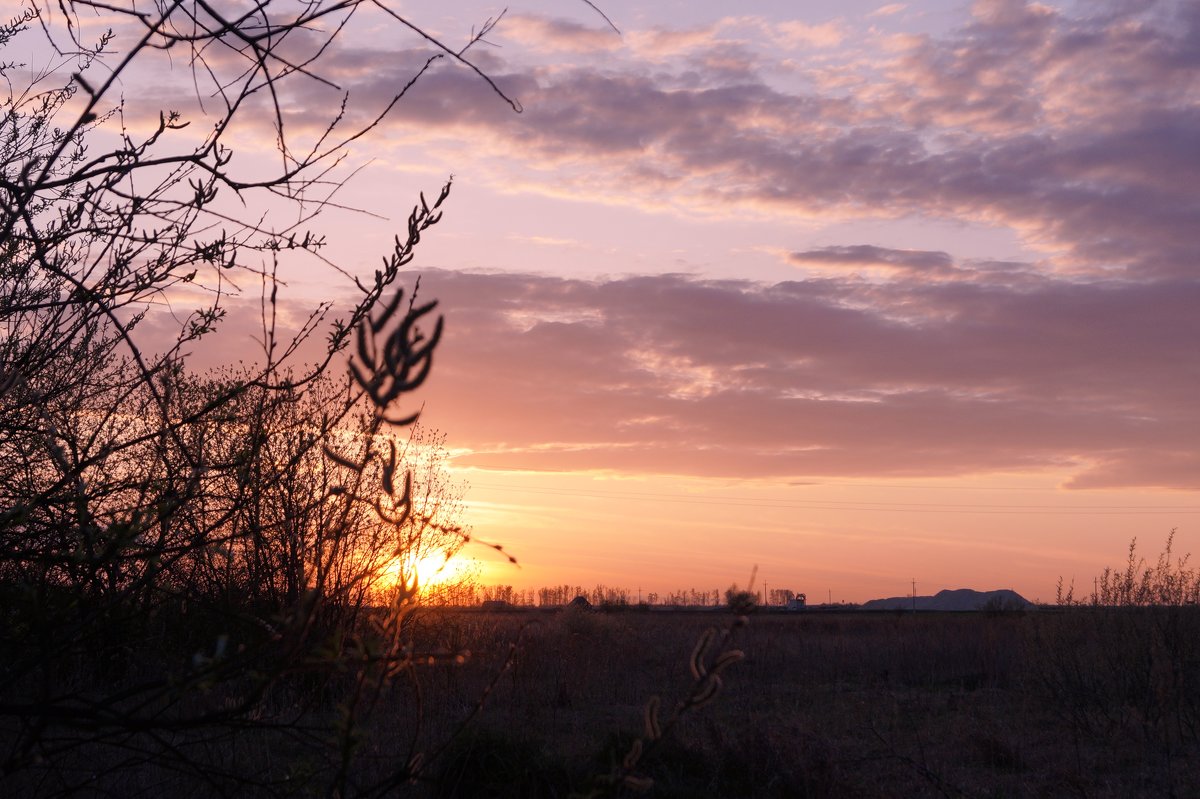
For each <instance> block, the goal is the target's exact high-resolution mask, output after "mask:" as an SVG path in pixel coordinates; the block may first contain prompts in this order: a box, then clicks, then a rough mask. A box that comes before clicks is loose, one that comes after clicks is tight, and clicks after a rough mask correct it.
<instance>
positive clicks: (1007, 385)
mask: <svg viewBox="0 0 1200 799" xmlns="http://www.w3.org/2000/svg"><path fill="white" fill-rule="evenodd" d="M423 285H424V286H425V287H426V290H428V291H429V292H431V293H434V294H436V295H437V296H439V298H441V300H442V302H443V306H442V307H443V308H444V309H445V312H446V315H447V339H446V344H445V346H444V351H443V352H441V353H439V357H438V364H437V367H436V369H435V371H436V374H437V377H436V379H434V380H432V381H431V383H430V388H429V391H428V394H427V395H426V400H427V402H428V406H429V407H430V408H431V412H433V413H435V414H436V416H437V418H438V419H439V420H441V421H439V424H444V425H445V426H446V427H447V428H448V429H453V431H454V437H455V441H456V442H457V443H458V444H460V445H463V446H465V447H467V448H469V449H471V450H473V451H474V454H472V455H467V456H464V457H463V459H462V463H464V464H469V465H475V466H482V467H491V468H529V469H549V470H566V469H600V470H605V469H613V470H622V471H630V472H637V473H675V474H690V475H719V476H770V477H776V478H782V477H798V476H805V475H826V476H828V475H845V476H862V475H961V474H969V473H979V472H990V471H1003V470H1029V469H1034V470H1036V469H1056V470H1057V469H1063V468H1071V469H1073V470H1074V474H1075V477H1074V482H1073V485H1075V486H1078V487H1085V486H1092V485H1099V484H1104V485H1158V486H1170V487H1178V488H1195V487H1197V486H1198V485H1200V471H1197V470H1195V469H1193V468H1191V467H1189V465H1188V464H1190V463H1192V462H1193V461H1192V460H1188V459H1187V458H1186V457H1184V455H1185V454H1186V453H1187V452H1194V451H1197V450H1198V449H1200V418H1197V412H1196V410H1195V407H1194V386H1195V385H1196V384H1197V382H1198V381H1200V375H1198V374H1197V372H1196V369H1195V368H1193V367H1191V366H1189V365H1188V363H1189V358H1190V357H1191V356H1190V351H1191V348H1192V342H1194V341H1195V340H1196V337H1197V335H1198V334H1200V326H1198V325H1200V323H1197V321H1196V317H1195V315H1194V314H1190V313H1185V312H1184V310H1185V309H1187V308H1193V307H1195V303H1196V302H1197V301H1200V288H1198V287H1197V286H1196V285H1194V284H1161V285H1154V286H1143V287H1140V288H1137V289H1129V288H1128V287H1125V286H1122V285H1118V284H1111V285H1108V284H1106V285H1077V284H1073V283H1069V282H1063V281H1052V282H1043V284H1042V285H1041V286H1040V288H1038V289H1031V288H1029V287H1022V288H1018V289H1013V288H1006V287H1004V286H997V285H992V284H989V283H987V282H986V281H984V280H980V281H978V282H975V283H953V284H937V285H929V284H926V283H923V282H920V281H917V280H913V281H908V282H904V281H901V282H897V283H894V284H888V285H884V286H880V285H862V284H855V283H848V282H840V281H835V280H816V281H807V282H795V283H781V284H775V285H764V284H756V283H748V282H728V281H725V282H719V281H701V280H696V279H689V278H685V277H681V276H671V275H666V276H656V277H631V278H624V279H615V280H609V281H602V282H586V281H573V280H564V279H559V278H549V277H535V276H528V275H509V274H500V275H479V274H463V273H454V272H432V273H427V274H426V275H425V277H424V280H423ZM514 311H518V312H519V313H518V314H515V315H514ZM539 317H540V318H541V320H542V321H538V320H539ZM1192 360H1194V359H1192ZM1193 460H1194V459H1193Z"/></svg>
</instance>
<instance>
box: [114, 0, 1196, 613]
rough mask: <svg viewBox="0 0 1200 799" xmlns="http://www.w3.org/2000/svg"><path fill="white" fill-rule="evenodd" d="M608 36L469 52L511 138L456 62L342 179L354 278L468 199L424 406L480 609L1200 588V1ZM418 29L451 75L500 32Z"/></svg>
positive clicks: (931, 8) (305, 271)
mask: <svg viewBox="0 0 1200 799" xmlns="http://www.w3.org/2000/svg"><path fill="white" fill-rule="evenodd" d="M599 5H600V6H601V7H602V8H603V10H604V12H605V13H606V14H607V16H608V17H609V18H610V19H611V21H612V23H613V24H614V25H615V26H616V28H618V29H619V30H620V33H619V34H618V33H617V32H615V31H614V30H613V29H612V28H610V27H609V26H608V25H607V24H606V22H605V20H604V19H603V18H602V17H600V16H599V15H598V14H597V13H596V12H594V11H593V10H592V9H591V8H589V7H588V5H587V4H586V3H582V2H569V1H568V0H555V2H541V3H539V2H524V1H523V0H518V1H517V2H514V3H512V4H510V5H509V6H508V11H507V13H506V14H505V15H504V17H503V19H502V20H501V21H500V23H499V24H498V26H497V27H496V28H495V30H494V31H493V32H492V33H491V34H489V36H488V37H487V43H480V44H478V45H476V46H475V47H473V48H472V49H471V50H470V51H468V55H469V57H470V58H471V59H472V60H473V62H474V63H475V64H477V65H478V66H479V67H480V68H481V69H483V70H484V71H485V72H486V73H487V74H488V75H490V76H491V77H492V79H493V80H494V81H495V83H496V84H497V86H498V87H500V89H501V90H502V91H503V92H505V93H506V94H507V95H509V96H510V97H511V98H513V99H514V100H517V101H519V104H520V106H521V107H522V109H523V110H522V112H521V113H516V112H515V111H514V110H513V109H512V108H511V107H510V106H509V105H508V104H507V103H506V102H505V101H504V100H503V99H501V98H500V97H498V96H497V95H495V94H494V93H493V92H492V91H491V89H490V88H489V87H488V86H487V85H486V84H485V83H484V82H483V81H481V80H480V78H479V77H477V76H476V75H475V74H474V73H473V72H471V71H470V70H469V69H467V68H465V67H463V66H462V65H457V64H455V63H453V62H451V61H450V60H449V59H443V61H442V62H441V63H439V64H437V65H435V66H434V67H433V68H432V69H431V70H430V72H429V73H428V74H426V75H425V76H424V77H423V78H422V79H421V80H420V81H419V82H418V83H417V84H416V85H415V86H414V88H413V89H412V90H411V92H410V93H409V95H408V96H407V97H406V98H405V100H404V101H403V102H402V103H401V104H400V105H399V106H398V108H397V110H396V112H395V113H394V114H393V115H392V116H390V117H389V118H388V120H387V121H386V122H385V124H384V125H383V126H381V127H380V128H379V129H378V130H377V131H376V132H375V133H374V134H373V135H372V136H371V137H369V138H368V139H366V140H364V141H363V142H361V143H359V144H357V145H356V146H355V147H354V149H353V150H352V151H351V158H350V159H349V161H348V164H350V163H351V162H352V165H355V166H357V165H363V166H364V168H363V169H362V170H361V171H360V172H358V173H357V174H356V175H355V176H354V177H353V179H352V180H351V181H350V182H349V184H348V185H347V186H346V187H345V188H344V189H343V190H342V191H341V193H340V194H339V195H338V200H339V201H340V202H342V203H345V204H347V205H351V206H356V207H361V208H364V209H368V210H370V211H372V212H373V213H375V214H378V215H383V216H386V217H387V218H386V219H383V218H378V217H371V216H366V215H361V214H344V215H331V216H330V217H328V219H327V222H326V232H327V234H328V235H329V248H328V251H327V252H326V253H325V254H326V256H327V257H328V258H330V259H331V260H334V261H336V262H337V263H338V264H340V265H341V266H343V267H344V268H346V269H348V270H350V271H357V272H359V273H363V274H369V273H370V271H371V270H373V269H374V268H375V266H376V264H377V263H378V261H379V257H380V256H381V255H383V254H385V253H386V252H387V251H388V248H389V246H390V241H391V236H392V235H393V233H394V232H396V231H397V230H398V229H399V227H400V226H401V225H402V224H403V221H404V218H405V216H406V215H407V211H408V209H409V208H410V207H411V204H412V203H413V202H414V201H415V199H416V195H417V192H418V191H421V190H423V191H425V193H426V194H427V195H430V194H436V192H437V190H438V188H439V187H440V185H441V183H442V182H443V181H444V180H445V179H446V178H447V177H448V176H449V175H451V174H453V176H454V181H455V182H454V190H453V193H452V194H451V198H450V200H449V204H448V205H447V208H446V216H445V219H444V221H443V222H442V223H441V224H440V225H438V226H437V227H436V228H435V229H433V230H432V231H430V234H429V235H428V236H427V237H426V239H425V240H424V241H423V242H422V245H421V248H420V250H419V253H418V258H417V260H416V261H415V262H414V266H415V267H417V268H418V271H419V272H420V274H421V275H422V278H421V292H422V296H424V297H428V298H437V299H438V300H440V302H441V310H442V311H443V313H444V314H445V317H446V338H445V340H444V344H443V345H442V347H441V348H440V350H439V352H438V355H437V358H436V360H435V366H434V373H433V376H432V377H431V378H430V381H429V383H428V385H427V387H426V388H425V389H423V390H422V392H421V394H420V396H419V397H418V398H416V400H415V401H416V402H423V403H424V404H425V415H424V417H423V420H424V422H425V423H426V424H428V425H431V426H433V427H436V428H438V429H440V430H442V431H443V432H445V433H446V435H447V437H448V439H447V443H448V446H449V447H450V448H451V450H452V451H453V453H454V459H453V468H454V471H455V475H456V476H457V477H458V478H459V479H462V480H465V481H466V482H467V483H468V484H469V489H468V491H467V494H466V497H467V501H468V503H469V505H470V509H469V521H470V522H471V524H472V525H473V526H474V528H475V531H476V533H477V534H478V535H479V536H480V537H482V538H485V539H488V540H495V541H499V542H502V543H503V544H504V545H505V547H506V548H507V549H508V550H510V551H511V552H513V553H514V554H515V555H516V556H517V557H518V558H519V560H520V562H521V567H520V568H519V569H514V568H512V567H508V566H503V567H502V565H501V564H499V563H495V562H493V561H491V560H488V559H487V555H486V553H485V552H483V551H475V552H473V553H469V554H473V555H475V556H477V557H480V558H482V559H484V560H485V561H486V563H485V570H484V577H485V581H487V582H500V583H510V584H513V585H516V586H519V587H536V586H540V585H546V584H554V583H572V584H575V583H578V584H583V585H585V586H592V585H595V584H596V583H603V584H606V585H617V586H623V587H627V588H630V589H633V590H635V591H636V590H637V589H639V588H640V589H641V591H642V592H643V594H645V593H648V592H651V591H657V592H665V591H669V590H672V589H676V588H688V587H695V588H697V589H706V590H713V589H724V588H726V587H728V586H729V585H730V584H731V583H733V582H738V583H741V584H744V583H745V582H746V580H747V579H748V578H749V576H750V573H751V570H752V568H753V567H754V566H755V565H757V567H758V585H759V587H761V585H762V584H763V583H764V582H765V583H766V584H767V585H768V587H771V588H784V587H786V588H791V589H794V590H797V591H804V592H807V593H808V595H809V598H810V601H815V600H820V601H824V600H825V599H826V598H827V597H828V596H830V595H832V597H833V599H834V600H835V601H838V600H846V601H861V600H865V599H869V598H872V597H879V596H891V595H902V594H904V593H906V592H908V591H910V590H911V581H913V580H915V581H916V585H917V592H918V593H919V594H931V593H934V592H936V591H938V590H941V589H943V588H959V587H972V588H977V589H981V590H983V589H994V588H1013V589H1015V590H1017V591H1018V592H1020V593H1021V594H1023V595H1025V596H1026V597H1028V598H1030V599H1033V598H1042V599H1052V598H1053V596H1054V586H1055V582H1056V580H1057V579H1058V577H1059V576H1060V575H1061V576H1063V577H1065V578H1066V579H1067V580H1068V581H1069V580H1070V579H1072V578H1074V579H1075V580H1076V581H1077V583H1078V584H1079V585H1080V587H1086V588H1088V589H1090V588H1091V583H1092V577H1093V575H1094V574H1096V573H1097V572H1098V571H1100V570H1101V569H1102V568H1103V567H1104V566H1105V565H1115V564H1117V563H1118V562H1120V561H1121V559H1122V558H1123V555H1124V550H1125V548H1126V547H1127V545H1128V543H1129V540H1130V539H1131V538H1133V537H1134V536H1136V537H1137V538H1138V540H1139V543H1140V545H1141V546H1143V547H1144V548H1145V550H1146V554H1147V555H1149V556H1153V554H1154V553H1156V552H1157V551H1158V550H1157V548H1158V547H1159V546H1161V544H1162V542H1163V541H1164V540H1165V538H1166V536H1167V534H1168V533H1169V531H1170V530H1171V529H1172V528H1178V531H1179V532H1178V534H1177V548H1178V549H1179V550H1180V551H1181V552H1187V551H1196V552H1197V553H1198V555H1200V495H1198V493H1197V491H1198V490H1200V402H1198V400H1200V396H1198V395H1200V349H1198V344H1200V313H1198V311H1200V277H1198V275H1200V270H1198V269H1197V266H1198V264H1197V252H1198V244H1200V199H1198V197H1200V195H1198V193H1197V186H1200V4H1197V3H1195V2H1184V1H1183V0H1180V1H1179V2H1154V0H1124V1H1122V0H1111V1H1106V0H1086V1H1085V2H1078V3H1024V2H1017V1H1016V0H988V1H983V2H975V3H963V2H958V1H957V0H956V1H954V2H948V1H943V0H934V1H933V2H909V3H884V2H879V1H878V0H874V1H873V2H860V1H859V0H839V2H820V1H812V2H802V3H797V2H783V1H782V0H779V1H778V2H766V1H765V0H746V2H741V3H737V4H729V3H716V2H682V0H678V1H675V2H666V1H664V2H655V3H648V2H644V1H643V2H631V1H629V0H626V1H624V2H618V1H616V0H604V2H602V3H599ZM396 7H397V8H398V9H400V10H401V11H403V12H404V13H408V14H411V15H412V17H413V19H415V20H418V21H420V22H421V23H422V24H423V25H425V26H426V27H427V29H428V30H429V31H430V32H431V33H435V34H437V35H440V36H442V37H444V38H445V40H446V41H447V42H448V43H451V44H458V45H461V44H462V43H465V41H466V40H467V39H468V37H469V35H470V32H471V30H472V26H473V25H474V26H476V27H478V26H479V25H480V24H481V23H483V22H484V21H485V20H486V19H488V18H489V17H494V16H496V15H497V14H499V13H500V11H501V10H502V8H503V7H502V6H490V5H486V4H483V3H478V2H474V1H473V2H465V3H453V4H444V5H442V6H440V8H441V10H440V11H439V10H436V8H435V7H434V5H433V4H428V3H408V2H406V3H399V4H397V5H396ZM489 43H490V44H489ZM431 52H432V51H431V50H430V48H429V47H428V46H427V45H426V44H425V43H423V42H422V40H421V39H419V38H418V37H416V36H415V35H412V34H411V33H405V32H404V31H403V30H402V29H400V28H398V27H396V26H395V25H389V24H387V20H386V19H385V18H383V17H382V16H381V15H378V14H376V15H375V16H374V17H372V18H370V19H368V18H367V17H366V15H363V16H361V17H359V18H356V20H355V23H354V25H353V26H352V27H351V28H350V29H349V30H348V31H347V34H346V35H345V36H343V37H342V38H341V39H340V40H339V45H338V47H336V48H335V49H333V50H331V51H330V52H329V53H328V54H327V59H326V61H325V63H324V68H323V73H322V74H324V75H325V76H326V77H327V78H330V79H331V80H333V81H334V82H336V83H337V84H338V85H339V86H340V87H341V89H343V90H348V91H349V92H350V98H351V100H350V104H349V106H348V108H349V117H350V121H354V119H355V118H356V114H365V113H366V109H369V108H371V107H374V106H377V105H378V104H379V102H380V101H381V100H385V99H386V98H387V97H389V96H390V95H392V94H394V93H395V92H396V91H397V89H398V87H399V86H402V85H403V84H404V83H405V82H406V81H407V80H408V79H409V78H410V77H411V76H412V74H414V72H415V71H416V70H417V69H418V68H419V67H420V65H421V64H423V63H424V62H425V59H426V58H428V56H429V55H430V54H431ZM178 91H179V87H178V86H177V85H174V84H172V83H170V82H169V81H167V82H164V81H153V82H151V81H149V80H146V82H145V83H143V84H141V85H140V86H139V87H137V90H136V91H134V89H133V88H132V87H131V88H130V97H131V98H133V97H136V100H131V102H132V104H133V107H131V109H130V118H136V110H137V108H138V107H141V108H143V109H150V108H151V107H154V108H158V107H161V106H163V105H166V104H167V103H169V102H175V103H176V105H177V104H178V102H179V101H177V97H178V94H175V95H172V92H175V93H178ZM339 97H340V95H339V94H337V92H335V91H333V90H331V89H324V88H321V87H319V86H316V85H313V86H311V87H310V89H307V90H305V91H303V92H297V93H295V94H294V95H292V96H290V97H289V101H290V104H289V105H288V106H287V112H288V116H287V121H288V124H289V126H290V130H291V131H292V133H293V134H294V135H296V136H301V137H303V136H304V135H317V134H319V132H320V130H321V129H322V128H323V126H324V124H325V122H326V121H327V119H328V116H329V113H330V111H331V108H334V107H336V103H337V102H338V99H339ZM139 104H140V105H139ZM156 104H157V105H156ZM171 107H175V106H171ZM149 113H150V111H149V110H147V114H149ZM154 118H155V119H156V118H157V112H156V111H155V112H154ZM259 134H261V135H259ZM256 136H257V138H256ZM243 137H244V141H245V152H243V153H239V157H243V158H253V157H254V153H255V151H256V148H257V147H264V148H265V147H267V146H269V144H270V132H269V131H266V130H264V131H258V133H257V134H256V132H255V130H254V129H253V126H252V125H251V126H248V127H247V129H246V131H244V133H243ZM287 279H288V287H287V290H288V301H289V302H292V303H295V304H296V306H297V307H300V306H303V305H304V304H305V302H306V301H308V300H311V299H312V298H321V297H329V296H339V295H345V296H349V293H350V291H351V287H350V286H349V285H348V284H347V282H346V281H345V279H344V278H342V277H340V276H338V275H336V274H334V273H332V272H331V271H329V270H326V269H321V268H318V266H316V265H313V264H297V265H296V266H295V267H294V271H293V272H292V273H290V274H289V276H288V278H287ZM411 282H412V281H411V279H410V280H409V283H410V284H411ZM253 305H254V307H255V308H257V303H253ZM252 321H253V320H252ZM239 325H241V323H240V322H239V321H238V320H237V319H231V320H230V322H229V326H230V330H229V331H227V333H226V335H228V336H234V337H236V336H238V335H246V336H248V335H249V334H248V333H245V334H243V333H239V331H240V330H241V329H242V327H240V326H239ZM244 327H245V328H246V329H250V328H252V327H253V324H252V323H249V322H248V323H246V324H245V325H244Z"/></svg>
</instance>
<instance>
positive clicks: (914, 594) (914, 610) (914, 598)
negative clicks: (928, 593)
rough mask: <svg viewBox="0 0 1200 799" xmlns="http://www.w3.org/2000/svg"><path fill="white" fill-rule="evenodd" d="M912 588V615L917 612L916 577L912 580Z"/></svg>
mask: <svg viewBox="0 0 1200 799" xmlns="http://www.w3.org/2000/svg"><path fill="white" fill-rule="evenodd" d="M912 586H913V592H912V598H913V613H916V612H917V578H916V577H914V578H913V581H912Z"/></svg>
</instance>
